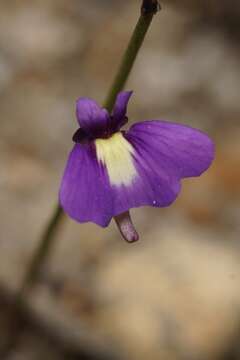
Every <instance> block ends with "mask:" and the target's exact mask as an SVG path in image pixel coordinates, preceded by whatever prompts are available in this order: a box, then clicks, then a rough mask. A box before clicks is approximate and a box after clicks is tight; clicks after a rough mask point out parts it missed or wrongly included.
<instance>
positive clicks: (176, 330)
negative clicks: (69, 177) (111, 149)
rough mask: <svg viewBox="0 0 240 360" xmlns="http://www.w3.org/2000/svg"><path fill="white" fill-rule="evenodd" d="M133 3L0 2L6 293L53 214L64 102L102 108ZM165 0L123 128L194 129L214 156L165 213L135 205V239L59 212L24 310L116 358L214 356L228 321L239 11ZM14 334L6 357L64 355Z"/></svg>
mask: <svg viewBox="0 0 240 360" xmlns="http://www.w3.org/2000/svg"><path fill="white" fill-rule="evenodd" d="M139 3H140V2H139V1H133V0H132V1H128V2H118V1H107V0H104V1H99V0H91V1H88V2H83V1H82V2H81V1H75V0H70V1H59V0H58V1H56V0H53V1H49V0H44V1H37V0H36V1H29V0H24V1H21V2H19V1H17V0H15V1H9V2H5V3H2V4H1V5H0V7H1V11H0V109H1V121H0V132H1V138H0V164H1V171H0V198H1V206H0V229H1V233H0V234H1V238H0V246H1V248H0V249H1V250H0V281H1V283H2V284H3V285H4V286H6V287H7V288H8V289H11V290H16V289H17V287H18V286H19V284H20V282H21V279H22V277H23V275H24V272H25V270H26V268H27V265H28V263H29V260H30V258H31V255H32V253H33V251H34V249H35V248H36V246H37V243H38V240H39V236H40V234H41V233H42V229H43V227H44V225H45V224H46V221H47V219H48V218H49V216H50V214H51V213H52V211H53V208H54V204H55V202H56V199H57V193H58V188H59V182H60V178H61V175H62V172H63V169H64V165H65V162H66V159H67V155H68V152H69V150H70V149H71V146H72V142H71V136H72V134H73V132H74V131H75V130H76V128H77V123H76V120H75V100H76V98H77V97H79V96H89V97H93V98H96V99H97V100H98V101H99V102H102V101H103V100H104V97H105V95H106V92H107V90H108V88H109V86H110V83H111V80H112V78H113V76H114V73H115V71H116V69H117V66H118V63H119V61H120V58H121V54H122V52H123V50H124V48H125V46H126V43H127V41H128V39H129V36H130V34H131V31H132V29H133V26H134V24H135V22H136V19H137V16H138V12H139V9H138V7H139ZM162 5H163V10H162V11H161V12H160V13H159V14H158V16H156V17H155V19H154V22H153V25H152V27H151V29H150V31H149V33H148V35H147V38H146V41H145V43H144V47H143V49H142V51H141V53H140V54H139V57H138V59H137V62H136V65H135V67H134V70H133V72H132V74H131V76H130V79H129V81H128V84H127V88H129V89H133V90H134V96H133V98H132V100H131V103H130V106H129V113H128V115H129V119H130V122H131V123H132V122H134V121H140V120H144V119H167V120H172V121H175V122H181V123H185V124H187V125H190V126H195V127H198V128H199V129H201V130H203V131H206V132H208V133H209V135H210V136H211V137H212V138H213V139H214V141H215V143H216V160H215V162H214V164H213V166H212V167H211V169H210V170H209V171H208V172H207V173H206V174H204V175H203V176H201V177H200V178H197V179H189V180H186V181H184V183H183V188H182V192H181V195H180V196H179V198H178V200H177V201H176V202H175V204H174V205H172V206H171V207H170V208H168V209H150V208H142V209H137V210H133V211H132V215H133V218H134V222H135V224H136V226H137V228H138V230H139V233H140V234H141V240H140V242H139V243H136V244H135V245H131V246H128V245H127V244H125V243H124V242H123V241H122V240H121V238H120V235H119V233H118V232H117V230H116V227H115V225H114V224H111V225H110V227H109V228H108V229H104V230H103V229H100V228H98V227H97V226H95V225H93V224H84V225H79V224H76V223H74V222H73V221H71V220H69V219H66V220H65V222H64V223H63V224H62V226H61V229H60V231H59V234H58V238H57V239H56V241H55V244H54V246H55V247H54V249H53V251H52V253H51V257H50V258H49V261H48V264H47V266H45V268H44V271H43V273H42V278H41V282H39V284H38V286H36V288H35V291H34V293H33V295H32V297H31V299H30V300H29V303H30V305H31V308H33V309H34V311H36V312H37V313H38V314H40V315H41V316H40V318H41V317H42V318H43V319H45V320H44V321H45V322H47V323H48V322H49V324H50V325H49V326H50V327H53V329H56V332H58V331H59V329H61V331H62V332H63V333H64V332H65V333H67V334H68V336H69V337H73V338H74V339H75V342H78V339H79V342H80V341H82V340H81V339H82V332H81V331H82V330H81V329H82V327H84V326H86V328H87V329H88V330H87V331H89V333H90V334H92V333H93V334H95V335H96V336H97V337H98V336H99V337H100V338H101V339H105V340H104V341H106V343H105V345H106V344H107V347H109V348H110V350H111V351H114V352H116V353H117V354H118V356H119V357H120V358H121V359H131V360H135V359H138V360H141V359H146V358H149V359H151V360H155V359H156V360H157V359H164V360H168V359H169V360H174V359H176V360H178V359H180V360H181V359H184V360H186V359H191V360H195V359H196V360H197V359H204V360H208V359H209V360H214V359H223V354H225V353H227V351H228V350H229V349H230V348H231V347H232V346H234V347H235V337H236V333H237V331H238V330H239V323H240V315H239V312H240V286H239V277H240V265H239V264H240V262H239V256H240V255H239V251H240V246H239V242H238V241H239V230H240V226H239V224H240V223H239V216H240V186H239V184H240V156H239V155H240V141H239V139H240V127H239V118H240V97H239V93H240V91H239V90H240V86H239V84H240V72H239V63H240V47H239V34H240V30H239V26H238V24H239V16H240V4H239V3H238V2H237V1H234V0H231V1H227V0H224V1H222V2H221V4H219V1H215V0H214V1H197V0H196V1H188V0H186V1H183V2H181V6H180V4H179V2H178V1H164V2H163V4H162ZM1 311H2V312H3V313H4V307H2V310H1ZM0 320H1V321H0V331H1V332H2V333H4V332H5V331H6V328H7V320H6V316H1V317H0ZM54 331H55V330H54ZM25 332H26V333H24V334H25V335H24V336H22V339H21V341H20V343H19V346H18V348H17V349H16V350H15V351H14V352H13V353H12V356H11V360H21V359H24V360H37V359H42V358H45V359H46V360H47V359H51V360H54V359H55V358H56V359H64V358H66V357H65V355H64V353H63V352H62V349H61V346H58V345H56V346H54V347H53V346H50V345H49V343H48V341H47V337H41V336H40V335H39V334H38V332H36V333H35V332H34V330H33V329H31V328H29V329H28V328H27V329H26V330H25ZM89 338H90V340H89V341H91V336H90V335H89ZM233 351H237V349H234V350H233ZM226 358H227V359H228V357H226Z"/></svg>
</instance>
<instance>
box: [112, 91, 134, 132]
mask: <svg viewBox="0 0 240 360" xmlns="http://www.w3.org/2000/svg"><path fill="white" fill-rule="evenodd" d="M132 93H133V92H132V91H122V92H120V93H119V94H118V96H117V98H116V101H115V105H114V108H113V112H112V117H113V118H112V127H113V129H114V130H115V131H118V130H119V129H120V128H121V127H122V126H123V125H124V124H125V123H126V112H127V105H128V102H129V99H130V97H131V95H132Z"/></svg>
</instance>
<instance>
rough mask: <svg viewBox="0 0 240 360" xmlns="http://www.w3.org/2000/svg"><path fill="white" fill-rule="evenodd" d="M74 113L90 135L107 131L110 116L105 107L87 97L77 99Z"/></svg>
mask: <svg viewBox="0 0 240 360" xmlns="http://www.w3.org/2000/svg"><path fill="white" fill-rule="evenodd" d="M76 114H77V120H78V123H79V125H80V126H81V127H82V128H83V129H84V130H85V131H86V132H87V133H88V134H90V135H93V136H98V135H102V134H104V133H107V132H108V129H109V124H110V116H109V114H108V112H107V110H106V109H103V108H101V107H100V106H99V105H98V104H97V102H96V101H94V100H92V99H89V98H83V97H82V98H79V99H78V100H77V106H76Z"/></svg>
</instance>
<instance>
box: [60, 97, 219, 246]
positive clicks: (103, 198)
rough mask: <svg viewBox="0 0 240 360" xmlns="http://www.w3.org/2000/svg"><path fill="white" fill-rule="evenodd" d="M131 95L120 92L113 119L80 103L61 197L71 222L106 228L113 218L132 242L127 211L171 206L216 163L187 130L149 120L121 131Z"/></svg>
mask: <svg viewBox="0 0 240 360" xmlns="http://www.w3.org/2000/svg"><path fill="white" fill-rule="evenodd" d="M131 95H132V92H130V91H123V92H120V93H119V94H118V96H117V99H116V102H115V105H114V108H113V111H112V114H109V113H108V111H107V110H106V109H103V108H101V107H100V106H99V105H98V104H97V103H96V102H95V101H94V100H91V99H89V98H80V99H78V101H77V109H76V114H77V120H78V123H79V125H80V128H79V129H78V130H77V131H76V133H75V134H74V136H73V141H74V142H75V145H74V147H73V150H72V152H71V153H70V156H69V159H68V162H67V165H66V169H65V172H64V175H63V179H62V182H61V188H60V193H59V199H60V204H61V206H62V207H63V209H64V211H65V212H66V213H67V214H68V215H69V216H70V217H71V218H73V219H75V220H76V221H78V222H80V223H84V222H88V221H91V222H94V223H96V224H98V225H100V226H102V227H106V226H108V224H109V223H110V221H111V219H112V218H115V220H116V223H117V225H118V227H119V229H120V232H121V233H122V235H123V237H124V238H125V239H126V240H127V241H128V242H133V241H136V240H138V234H137V232H136V230H135V229H134V227H133V224H132V222H131V218H130V215H129V209H131V208H135V207H139V206H154V207H165V206H169V205H170V204H171V203H172V202H173V201H174V200H175V199H176V197H177V196H178V194H179V192H180V188H181V179H182V178H187V177H194V176H199V175H201V174H202V173H203V172H204V171H205V170H207V169H208V167H209V166H210V164H211V162H212V160H213V158H214V145H213V143H212V141H211V140H210V139H209V137H208V136H207V135H205V134H204V133H202V132H201V131H199V130H196V129H193V128H191V127H189V126H185V125H180V124H176V123H172V122H167V121H162V120H148V121H143V122H138V123H135V124H134V125H132V126H131V127H130V129H129V130H128V131H122V130H121V128H122V126H123V125H125V124H126V123H127V117H126V112H127V104H128V101H129V99H130V96H131Z"/></svg>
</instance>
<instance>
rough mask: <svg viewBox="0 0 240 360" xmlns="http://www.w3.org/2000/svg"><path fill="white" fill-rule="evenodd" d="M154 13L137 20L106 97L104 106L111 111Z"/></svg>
mask: <svg viewBox="0 0 240 360" xmlns="http://www.w3.org/2000/svg"><path fill="white" fill-rule="evenodd" d="M153 15H154V13H149V14H145V15H144V14H142V15H141V16H140V18H139V20H138V22H137V25H136V27H135V30H134V32H133V34H132V37H131V39H130V42H129V44H128V47H127V49H126V51H125V54H124V55H123V59H122V62H121V64H120V67H119V70H118V72H117V74H116V77H115V79H114V81H113V84H112V86H111V88H110V91H109V93H108V96H107V98H106V101H105V104H104V107H105V108H106V109H107V110H108V111H109V112H111V111H112V108H113V105H114V103H115V99H116V96H117V94H118V93H119V91H121V90H122V89H123V88H124V85H125V83H126V81H127V79H128V77H129V74H130V72H131V70H132V67H133V65H134V62H135V60H136V58H137V55H138V52H139V50H140V48H141V45H142V43H143V41H144V38H145V35H146V33H147V31H148V28H149V26H150V24H151V22H152V18H153Z"/></svg>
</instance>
